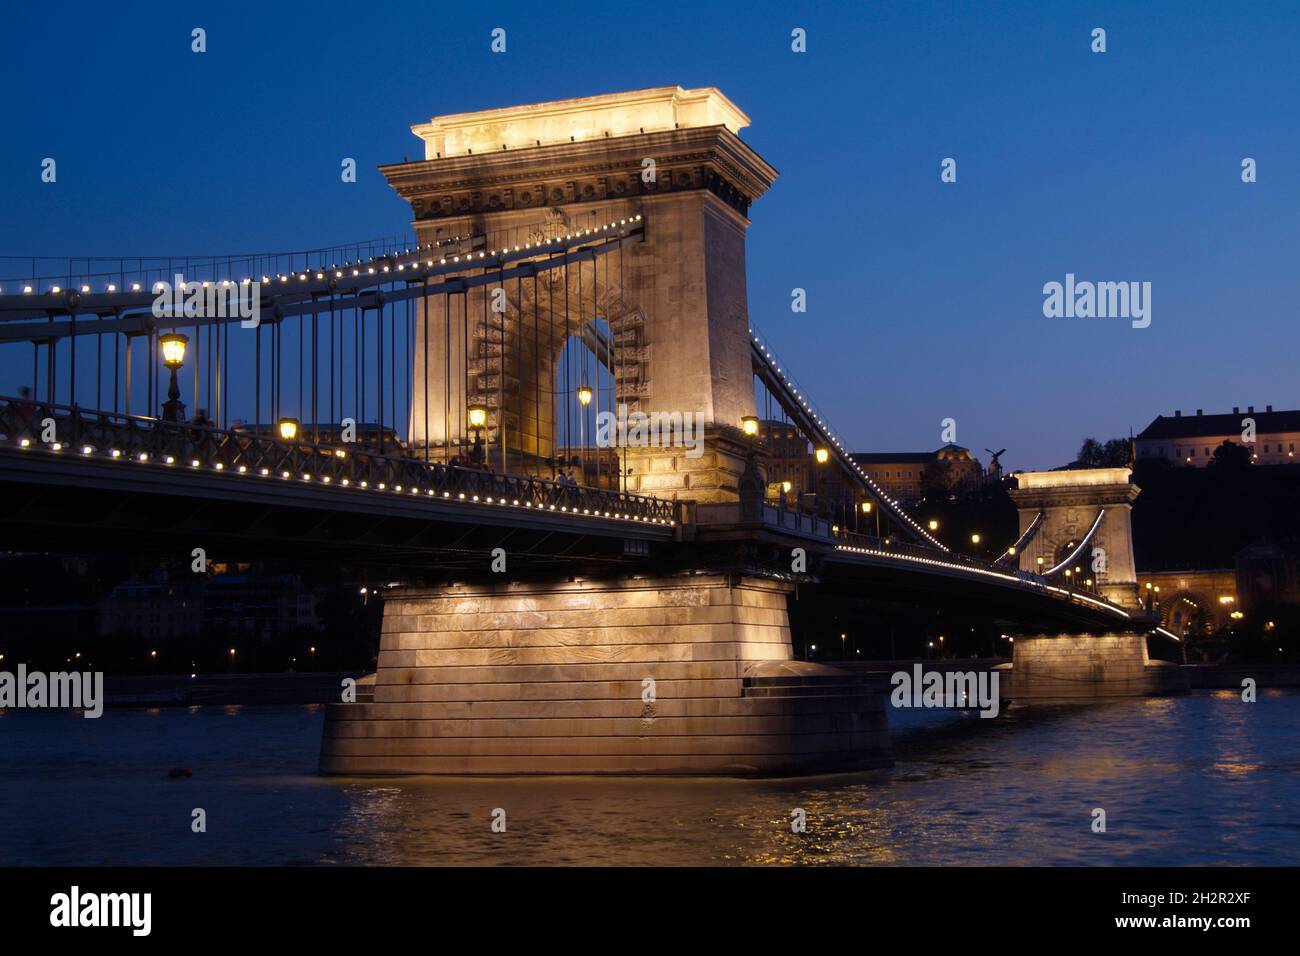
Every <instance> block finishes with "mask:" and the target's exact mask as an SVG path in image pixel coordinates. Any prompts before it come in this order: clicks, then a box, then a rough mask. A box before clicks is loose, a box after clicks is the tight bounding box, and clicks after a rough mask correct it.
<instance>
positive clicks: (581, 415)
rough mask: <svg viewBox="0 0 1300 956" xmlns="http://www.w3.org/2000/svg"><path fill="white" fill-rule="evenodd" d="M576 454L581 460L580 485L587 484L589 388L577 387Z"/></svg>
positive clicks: (585, 386) (584, 386) (586, 386)
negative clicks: (578, 407)
mask: <svg viewBox="0 0 1300 956" xmlns="http://www.w3.org/2000/svg"><path fill="white" fill-rule="evenodd" d="M578 404H579V405H580V406H581V408H580V409H579V410H578V454H579V456H580V457H581V460H582V483H583V484H584V485H585V484H586V483H587V406H588V405H590V404H591V387H590V386H588V385H579V386H578Z"/></svg>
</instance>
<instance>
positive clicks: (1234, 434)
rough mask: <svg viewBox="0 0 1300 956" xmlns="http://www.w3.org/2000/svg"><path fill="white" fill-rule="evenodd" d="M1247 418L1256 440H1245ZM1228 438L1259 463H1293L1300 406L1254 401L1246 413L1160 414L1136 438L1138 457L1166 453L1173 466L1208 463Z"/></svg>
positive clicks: (1299, 434) (1299, 431)
mask: <svg viewBox="0 0 1300 956" xmlns="http://www.w3.org/2000/svg"><path fill="white" fill-rule="evenodd" d="M1247 419H1250V420H1253V421H1254V423H1255V441H1254V442H1253V443H1251V442H1243V441H1242V433H1243V432H1245V431H1246V430H1247V428H1248V422H1247V421H1246V420H1247ZM1225 441H1230V442H1233V443H1235V444H1239V445H1243V444H1244V445H1245V447H1246V448H1248V449H1249V450H1250V452H1251V454H1252V460H1253V461H1254V462H1255V463H1256V464H1260V465H1283V464H1288V463H1293V462H1295V461H1296V460H1297V459H1296V445H1297V444H1300V410H1296V411H1287V412H1275V411H1273V406H1272V405H1268V406H1266V407H1265V408H1264V411H1262V412H1256V411H1255V406H1253V405H1251V406H1249V407H1247V408H1246V410H1245V411H1244V412H1243V411H1242V410H1241V409H1240V408H1234V409H1233V410H1232V413H1231V414H1216V415H1206V414H1203V413H1202V411H1201V409H1199V408H1198V409H1197V410H1196V414H1195V415H1184V414H1183V413H1182V411H1175V412H1174V414H1173V415H1172V416H1166V415H1157V416H1156V418H1155V420H1154V421H1153V422H1152V423H1151V424H1150V425H1148V426H1147V427H1146V428H1144V429H1143V430H1142V432H1141V433H1140V434H1139V435H1138V436H1137V438H1136V439H1134V442H1133V444H1134V445H1135V446H1136V449H1137V460H1138V461H1139V462H1140V461H1144V460H1153V459H1159V458H1163V459H1165V460H1166V461H1169V462H1172V463H1173V464H1175V465H1183V466H1187V465H1191V466H1193V467H1196V468H1204V467H1205V466H1206V465H1208V464H1209V463H1210V462H1212V461H1213V460H1214V450H1215V449H1216V448H1218V447H1219V446H1220V445H1222V444H1223V443H1224V442H1225Z"/></svg>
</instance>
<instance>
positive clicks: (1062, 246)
mask: <svg viewBox="0 0 1300 956" xmlns="http://www.w3.org/2000/svg"><path fill="white" fill-rule="evenodd" d="M702 8H704V9H702ZM196 26H201V27H203V28H205V29H206V30H207V34H208V52H207V53H206V54H203V55H196V54H193V53H191V52H190V30H191V29H192V28H193V27H196ZM497 26H501V27H504V28H505V29H506V30H507V31H508V32H507V37H508V52H507V53H506V54H504V55H494V54H492V53H491V52H490V50H489V41H490V36H489V34H490V31H491V29H492V28H493V27H497ZM1098 26H1100V27H1104V28H1105V29H1106V30H1107V46H1108V52H1106V53H1105V54H1094V53H1092V52H1091V51H1090V49H1089V45H1090V36H1089V34H1090V31H1091V30H1092V28H1093V27H1098ZM794 27H803V28H805V29H806V30H807V32H808V52H807V53H806V54H802V55H797V54H794V53H792V52H790V31H791V29H792V28H794ZM1297 49H1300V7H1298V6H1297V5H1296V4H1294V3H1290V4H1276V5H1265V4H1254V3H1222V4H1208V3H1196V2H1178V3H1168V4H1146V3H1144V4H1141V5H1140V7H1139V5H1137V4H1128V3H1125V4H1082V3H1080V4H1074V3H1070V4H1065V3H1062V4H1055V3H1043V2H1031V3H1023V4H1020V3H1017V4H1004V3H999V4H969V5H967V4H962V5H953V4H930V3H897V4H894V3H886V4H874V3H872V4H866V3H851V4H842V5H835V4H821V3H819V4H811V5H808V6H807V7H801V6H800V5H799V4H791V3H773V4H766V3H743V4H734V5H731V6H730V8H729V9H725V8H723V7H722V6H721V5H716V4H703V5H686V6H681V5H676V6H674V5H668V6H664V5H661V4H589V5H588V4H583V5H577V4H574V5H567V4H563V3H552V4H546V5H542V6H540V7H539V6H537V5H536V4H495V5H493V8H492V10H491V12H484V11H483V10H481V9H480V8H479V7H478V5H471V4H429V3H411V4H403V3H384V4H376V5H371V6H367V5H364V4H360V5H359V4H354V3H329V2H321V3H313V4H292V5H291V4H276V3H259V4H229V3H224V2H223V3H217V2H209V3H176V2H169V3H156V4H155V3H132V4H113V5H109V4H98V3H96V4H84V5H83V4H64V3H40V4H34V3H24V4H21V5H13V6H11V7H10V8H9V10H8V11H7V12H6V15H5V29H4V33H3V38H0V89H2V90H3V96H4V100H5V103H4V106H5V108H4V114H5V116H4V120H3V123H4V128H5V148H4V150H3V154H2V155H0V209H3V214H2V217H3V218H2V220H0V221H2V222H3V232H2V233H0V254H2V255H32V254H38V255H51V256H53V255H59V256H66V255H113V256H117V255H142V254H143V255H151V254H155V255H156V254H161V255H170V254H180V255H185V254H204V253H212V252H218V253H225V252H228V251H229V252H243V251H251V250H273V249H282V250H288V249H302V248H307V247H312V246H320V245H332V244H336V243H344V242H349V241H353V240H357V239H363V238H368V237H375V236H384V235H391V234H394V233H397V232H401V231H403V230H405V229H406V228H407V226H408V222H409V208H408V207H407V206H406V204H405V203H403V202H402V201H400V200H399V199H398V198H397V197H396V195H395V194H394V193H392V191H391V190H390V189H389V188H388V186H387V185H386V184H385V183H384V181H383V178H382V177H381V176H380V175H379V174H378V173H377V172H376V171H375V167H376V166H378V165H380V164H382V163H388V162H395V161H399V160H401V158H402V157H403V156H404V155H405V156H409V157H411V158H413V159H414V158H417V157H419V156H420V149H421V144H420V142H419V141H418V140H417V139H416V138H415V137H414V136H412V135H411V133H410V131H409V126H410V125H411V124H412V123H415V122H420V121H423V120H426V119H427V118H428V117H430V116H432V115H435V114H439V113H451V112H461V111H465V110H473V109H481V108H487V107H495V106H506V105H513V104H519V103H527V102H535V101H542V100H550V99H560V98H565V97H571V96H582V95H589V94H595V93H605V92H615V91H619V90H628V89H637V88H642V87H649V86H661V85H670V84H674V83H677V84H681V85H682V86H687V87H691V86H708V85H712V86H717V87H719V88H720V89H722V90H723V91H724V92H725V93H726V94H727V95H728V96H730V97H731V98H732V99H733V100H735V101H736V103H737V104H739V105H740V107H741V108H742V109H744V110H746V111H747V112H748V113H749V114H750V116H751V117H752V118H753V125H752V126H751V127H750V128H749V129H748V130H746V131H745V133H744V138H745V139H746V140H748V141H749V142H750V143H751V144H752V145H753V146H754V147H755V148H756V149H757V150H758V151H759V152H760V153H761V154H762V155H763V156H764V157H765V158H766V159H767V160H768V161H769V162H771V163H772V164H773V165H774V166H776V167H777V169H778V170H780V172H781V177H780V179H778V181H777V184H776V186H775V187H774V189H773V190H772V192H771V193H769V194H768V196H766V197H764V198H763V199H762V200H761V201H760V202H758V203H757V204H755V206H754V207H753V209H752V218H753V223H754V224H753V227H752V229H751V231H750V241H749V290H750V314H751V318H752V319H753V321H754V323H755V324H756V325H757V327H758V328H760V329H761V330H762V332H763V333H764V334H765V335H766V337H767V338H768V340H769V341H770V342H771V344H772V345H773V346H774V347H775V349H776V350H777V351H778V353H779V354H780V355H781V357H782V359H783V360H784V362H785V363H786V364H787V365H788V366H789V367H790V368H792V369H793V370H794V372H795V373H796V375H797V377H798V378H799V379H800V381H801V382H803V383H804V384H805V385H806V386H807V387H808V389H809V391H810V392H811V393H812V394H813V396H814V397H815V398H816V400H817V402H818V405H819V406H820V407H821V409H822V410H823V411H824V412H825V413H826V415H827V416H828V417H829V418H830V420H831V421H832V422H833V423H834V424H835V425H836V427H837V428H838V429H839V431H840V432H841V434H843V435H844V436H845V437H846V438H848V439H849V441H850V443H851V444H852V445H853V447H854V448H855V449H861V450H903V449H908V450H913V449H928V448H933V447H937V446H938V445H939V444H940V437H939V428H940V425H939V423H940V420H941V419H943V418H944V417H948V416H951V417H953V418H956V419H957V422H958V434H957V439H958V441H959V442H960V443H961V444H964V445H968V446H970V447H972V448H975V449H976V450H982V449H983V448H984V447H985V446H992V447H994V448H999V447H1002V446H1007V447H1009V449H1010V451H1009V452H1008V453H1007V455H1006V456H1005V459H1004V463H1005V464H1007V465H1009V466H1011V467H1037V466H1051V465H1056V464H1060V463H1063V462H1065V461H1067V460H1069V459H1070V458H1071V457H1072V456H1073V453H1074V451H1075V450H1076V449H1077V447H1078V445H1079V443H1080V440H1081V439H1082V438H1083V437H1085V436H1087V435H1095V436H1096V437H1098V438H1102V439H1105V438H1108V437H1112V436H1115V435H1120V434H1127V432H1128V429H1129V428H1130V426H1131V427H1133V428H1134V429H1135V430H1136V429H1140V428H1141V427H1143V426H1144V425H1145V424H1146V423H1147V422H1148V421H1149V420H1150V419H1151V418H1152V417H1153V416H1154V415H1156V414H1158V413H1161V412H1163V413H1166V414H1168V413H1171V412H1172V410H1173V409H1174V408H1182V409H1184V410H1188V411H1191V410H1194V409H1195V408H1197V407H1203V408H1205V409H1206V411H1207V412H1208V411H1210V410H1211V409H1213V410H1216V411H1224V410H1227V409H1229V408H1231V407H1232V406H1233V405H1241V406H1245V405H1248V404H1251V405H1256V406H1263V405H1265V404H1269V403H1271V404H1273V405H1274V406H1275V407H1279V408H1281V407H1291V408H1294V407H1296V406H1297V405H1300V395H1297V391H1300V386H1298V384H1297V375H1296V367H1297V351H1298V350H1297V343H1298V342H1300V332H1297V314H1296V311H1297V310H1296V302H1297V301H1300V266H1298V259H1297V256H1298V254H1300V244H1298V243H1297V241H1296V240H1297V233H1298V232H1300V123H1298V122H1297V119H1298V118H1300V56H1298V55H1297V52H1296V51H1297ZM46 156H51V157H55V158H56V159H57V160H58V164H59V165H58V174H59V177H58V183H57V184H54V185H46V184H42V183H41V182H40V163H41V160H42V159H43V158H44V157H46ZM345 156H352V157H355V158H356V159H357V162H358V167H359V170H360V177H359V182H358V183H356V184H353V185H349V184H344V183H342V182H341V181H340V177H339V163H340V161H341V159H342V158H343V157H345ZM947 156H952V157H954V158H956V160H957V162H958V181H957V183H955V184H951V185H945V184H941V183H940V181H939V167H940V161H941V160H942V159H943V158H944V157H947ZM1246 156H1250V157H1253V158H1255V159H1256V160H1257V161H1258V164H1259V166H1258V169H1259V172H1258V175H1259V181H1258V182H1257V183H1255V184H1252V185H1246V184H1243V183H1242V182H1241V178H1240V164H1241V160H1242V158H1243V157H1246ZM1067 272H1073V273H1075V274H1076V275H1078V276H1079V277H1080V278H1081V279H1094V280H1113V281H1119V280H1138V281H1149V282H1151V283H1152V285H1153V292H1152V298H1153V322H1152V325H1151V327H1150V328H1148V329H1145V330H1136V329H1132V328H1131V327H1130V326H1129V323H1128V322H1127V321H1124V320H1117V319H1064V318H1060V319H1048V318H1045V317H1044V316H1043V313H1042V302H1043V295H1042V291H1041V290H1042V286H1043V284H1044V283H1045V282H1049V281H1053V280H1056V281H1061V280H1063V279H1064V276H1065V274H1066V273H1067ZM796 286H800V287H804V288H806V289H807V290H808V302H809V310H808V312H807V313H806V314H803V315H795V314H793V313H791V311H790V308H789V302H790V290H791V289H792V288H793V287H796ZM19 368H21V366H19ZM0 371H2V372H3V378H4V389H5V390H8V389H9V388H11V387H12V386H13V385H14V384H15V381H14V380H15V376H18V377H19V378H21V372H20V371H18V370H16V369H14V368H11V366H10V365H9V364H8V363H6V364H5V366H4V367H3V369H2V370H0ZM28 377H30V375H28ZM24 381H25V379H24ZM980 454H981V455H982V456H983V452H982V451H980ZM984 457H987V456H984Z"/></svg>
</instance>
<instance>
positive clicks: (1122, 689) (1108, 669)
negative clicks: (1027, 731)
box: [1001, 634, 1188, 703]
mask: <svg viewBox="0 0 1300 956" xmlns="http://www.w3.org/2000/svg"><path fill="white" fill-rule="evenodd" d="M1007 676H1009V679H1006V677H1007ZM1187 690H1188V682H1187V675H1186V674H1185V673H1184V672H1183V671H1182V669H1181V668H1179V667H1178V666H1177V665H1176V664H1169V663H1166V662H1165V661H1153V660H1151V659H1150V657H1149V656H1148V654H1147V638H1146V635H1145V634H1102V635H1091V634H1061V635H1040V636H1030V637H1017V638H1016V642H1015V646H1014V650H1013V652H1012V658H1011V670H1010V672H1009V675H1006V676H1004V679H1003V681H1002V688H1001V695H1002V697H1003V699H1007V700H1012V701H1015V702H1017V703H1026V702H1033V701H1044V702H1045V701H1070V700H1095V699H1099V698H1106V697H1154V696H1161V695H1165V694H1179V693H1186V692H1187Z"/></svg>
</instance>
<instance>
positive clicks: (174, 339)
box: [158, 332, 190, 422]
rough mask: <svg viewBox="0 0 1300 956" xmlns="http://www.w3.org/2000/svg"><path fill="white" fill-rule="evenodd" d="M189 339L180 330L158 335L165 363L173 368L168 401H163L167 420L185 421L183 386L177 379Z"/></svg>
mask: <svg viewBox="0 0 1300 956" xmlns="http://www.w3.org/2000/svg"><path fill="white" fill-rule="evenodd" d="M189 341H190V340H189V337H188V336H186V335H182V334H181V333H180V332H168V333H167V334H166V335H161V336H159V337H158V344H159V345H160V346H161V347H162V354H163V365H165V366H167V367H168V368H169V369H171V373H172V376H171V385H169V386H168V388H167V401H165V402H163V415H162V417H163V421H165V422H183V421H185V404H184V403H183V402H182V401H181V387H180V384H179V383H178V382H177V381H176V373H177V372H178V371H179V370H180V367H181V366H182V365H184V364H185V346H186V345H188V344H189Z"/></svg>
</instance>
